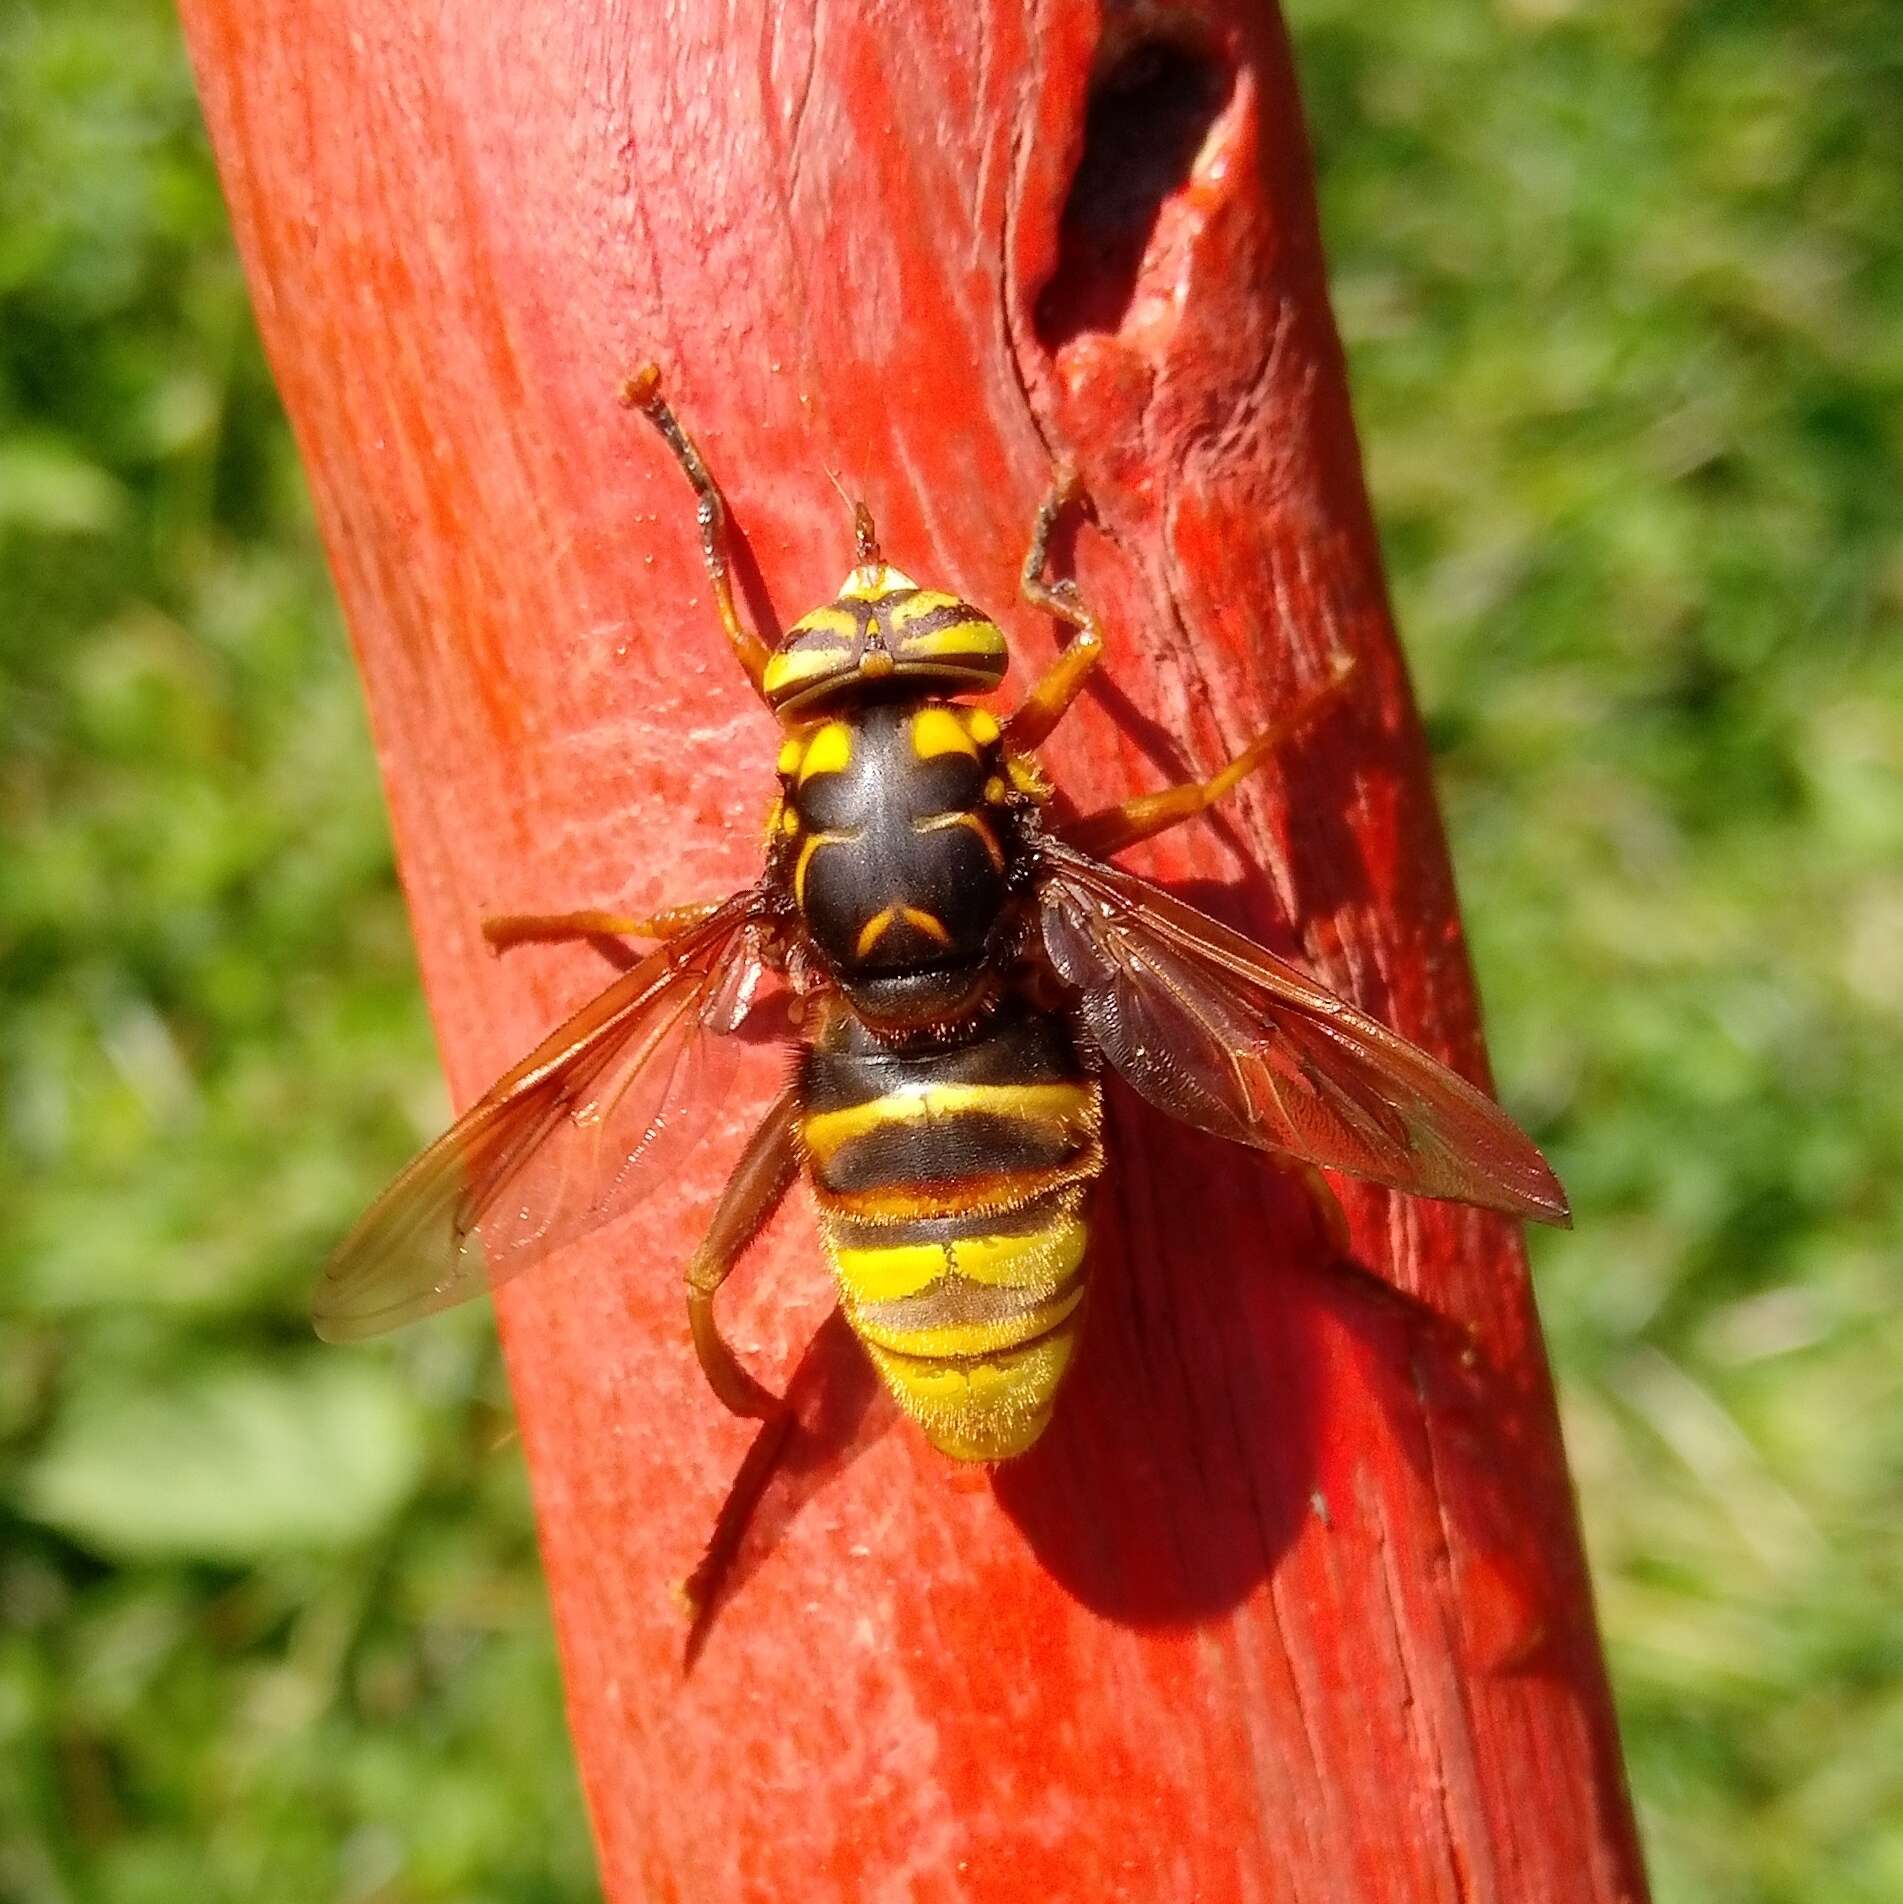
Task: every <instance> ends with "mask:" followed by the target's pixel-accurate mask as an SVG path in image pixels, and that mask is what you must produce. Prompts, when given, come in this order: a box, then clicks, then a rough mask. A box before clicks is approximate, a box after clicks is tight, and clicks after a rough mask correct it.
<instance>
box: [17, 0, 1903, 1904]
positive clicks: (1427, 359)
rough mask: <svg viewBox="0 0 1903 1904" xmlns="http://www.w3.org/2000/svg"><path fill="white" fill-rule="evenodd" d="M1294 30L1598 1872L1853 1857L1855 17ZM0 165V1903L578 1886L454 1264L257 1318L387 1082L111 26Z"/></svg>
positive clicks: (1857, 1765) (106, 1903) (1893, 447)
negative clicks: (1568, 1652)
mask: <svg viewBox="0 0 1903 1904" xmlns="http://www.w3.org/2000/svg"><path fill="white" fill-rule="evenodd" d="M1293 12H1294V26H1295V29H1296V35H1297V40H1298V45H1299V50H1300V55H1301V59H1302V64H1303V75H1304V83H1305V87H1306V90H1307V94H1308V98H1309V102H1310V111H1311V116H1312V120H1313V126H1314V134H1315V141H1316V147H1317V154H1318V159H1319V164H1320V173H1321V187H1322V198H1323V212H1324V219H1325V223H1326V226H1327V232H1328V239H1329V245H1330V252H1331V260H1332V265H1333V272H1334V279H1335V286H1336V296H1337V302H1338V309H1339V312H1340V316H1341V321H1342V325H1343V329H1344V333H1345V335H1346V338H1347V342H1348V346H1349V350H1350V353H1351V356H1352V359H1353V369H1354V377H1355V387H1356V395H1357V402H1358V407H1359V412H1360V417H1361V421H1362V427H1363V432H1364V437H1365V440H1366V447H1367V451H1368V457H1369V466H1370V475H1371V479H1372V482H1373V486H1374V490H1375V495H1376V501H1377V506H1378V508H1379V512H1380V515H1381V520H1382V526H1383V531H1384V535H1385V538H1386V545H1387V550H1388V555H1389V559H1390V562H1391V565H1392V577H1393V583H1394V589H1395V594H1396V598H1397V602H1398V606H1399V610H1400V616H1401V622H1402V627H1403V630H1404V633H1405V636H1406V639H1407V642H1408V645H1409V648H1410V651H1411V653H1412V655H1413V658H1414V662H1415V665H1416V668H1417V670H1418V678H1419V683H1420V690H1421V695H1422V700H1423V704H1424V706H1425V709H1426V711H1427V714H1428V717H1429V720H1430V723H1431V728H1432V732H1433V734H1434V737H1435V741H1436V746H1437V750H1438V753H1439V758H1440V767H1441V775H1442V785H1443V789H1444V793H1445V797H1446V801H1447V807H1448V815H1449V819H1450V823H1451V826H1452V829H1453V833H1454V838H1455V845H1456V852H1457V858H1458V861H1459V865H1460V870H1461V875H1462V881H1463V886H1464V889H1465V892H1466V895H1467V899H1468V907H1469V914H1468V919H1469V926H1470V929H1471V932H1472V936H1473V941H1474V948H1475V953H1476V957H1477V959H1478V961H1479V964H1480V967H1481V973H1482V979H1483V983H1484V986H1485V990H1486V994H1487V999H1488V1004H1489V1011H1490V1020H1491V1025H1492V1031H1493V1039H1494V1048H1495V1054H1496V1059H1497V1062H1498V1066H1499V1070H1500V1074H1501V1078H1502V1082H1503V1085H1504V1088H1505V1090H1506V1093H1507V1095H1508V1097H1509V1099H1510V1101H1511V1102H1512V1103H1513V1104H1514V1105H1515V1106H1516V1108H1517V1109H1519V1110H1520V1111H1521V1112H1522V1113H1523V1114H1524V1115H1526V1116H1527V1118H1528V1120H1529V1121H1530V1122H1531V1123H1532V1124H1533V1126H1534V1128H1535V1129H1536V1131H1537V1133H1538V1134H1539V1135H1540V1137H1541V1138H1542V1140H1543V1141H1544V1142H1546V1143H1547V1145H1548V1147H1549V1149H1550V1150H1551V1152H1552V1154H1553V1155H1554V1157H1555V1159H1556V1161H1557V1163H1558V1165H1559V1167H1560V1169H1561V1172H1562V1174H1563V1175H1564V1177H1565V1179H1566V1181H1567V1183H1568V1185H1569V1187H1570V1188H1571V1190H1572V1192H1573V1196H1574V1200H1575V1204H1576V1207H1577V1209H1578V1211H1579V1217H1580V1226H1579V1229H1578V1230H1577V1231H1576V1232H1575V1233H1574V1234H1573V1235H1571V1236H1566V1237H1548V1236H1541V1237H1538V1238H1536V1239H1535V1246H1536V1265H1537V1269H1538V1272H1539V1276H1540V1284H1541V1295H1542V1305H1543V1308H1544V1311H1545V1314H1546V1317H1547V1321H1548V1324H1549V1327H1550V1330H1551V1335H1552V1343H1553V1350H1554V1356H1555V1360H1556V1363H1557V1365H1558V1369H1559V1373H1560V1377H1561V1382H1562V1388H1563V1394H1564V1404H1565V1410H1566V1418H1567V1428H1568V1435H1569V1439H1570V1443H1571V1447H1572V1452H1573V1457H1574V1462H1575V1468H1576V1473H1577V1477H1578V1482H1579V1487H1580V1492H1581V1496H1582V1500H1583V1505H1584V1510H1585V1515H1586V1521H1587V1525H1588V1529H1589V1535H1590V1541H1591V1548H1592V1554H1593V1560H1594V1564H1595V1569H1596V1574H1597V1579H1598V1583H1599V1592H1600V1604H1601V1608H1602V1612H1603V1616H1604V1621H1605V1626H1606V1630H1607V1637H1608V1640H1609V1643H1610V1646H1611V1650H1612V1659H1613V1669H1614V1676H1615V1680H1616V1684H1617V1689H1618V1694H1619V1700H1620V1706H1621V1711H1622V1715H1623V1721H1624V1727H1625V1738H1626V1745H1627V1750H1628V1754H1629V1759H1630V1764H1631V1770H1632V1777H1633V1782H1634V1785H1635V1787H1636V1790H1637V1794H1638V1799H1639V1803H1640V1808H1641V1813H1642V1817H1643V1823H1644V1829H1645V1833H1646V1838H1647V1843H1648V1848H1649V1852H1650V1856H1651V1859H1652V1862H1653V1866H1654V1872H1655V1877H1656V1880H1657V1886H1658V1892H1659V1896H1660V1898H1661V1900H1663V1901H1664V1904H1693V1900H1697V1901H1698V1904H1710V1901H1712V1900H1751V1901H1752V1904H1798V1901H1799V1900H1803V1901H1804V1904H1810V1901H1811V1900H1816V1899H1820V1898H1829V1899H1831V1900H1833V1904H1837V1901H1840V1900H1841V1901H1848V1904H1856V1901H1859V1900H1872V1901H1874V1900H1884V1904H1890V1901H1891V1900H1894V1899H1895V1898H1897V1897H1899V1896H1903V1610H1900V1609H1903V1375H1900V1374H1899V1371H1903V1311H1900V1310H1899V1307H1898V1304H1897V1302H1896V1299H1895V1291H1896V1288H1897V1284H1898V1267H1899V1265H1898V1255H1899V1243H1900V1242H1903V1171H1900V1170H1899V1158H1903V641H1899V635H1903V612H1900V611H1903V502H1900V501H1899V498H1900V497H1903V467H1900V465H1903V236H1900V234H1903V8H1899V7H1898V6H1897V5H1896V4H1869V3H1862V4H1860V3H1859V0H1831V3H1830V4H1823V3H1822V0H1814V3H1812V4H1802V3H1801V0H1787V3H1786V4H1783V5H1778V6H1773V5H1768V4H1751V3H1750V0H1707V3H1704V4H1699V3H1697V0H1636V3H1635V4H1630V5H1624V6H1620V7H1618V8H1588V7H1585V6H1583V5H1579V4H1575V3H1574V0H1495V3H1494V4H1491V5H1488V4H1481V3H1480V0H1412V4H1410V5H1408V6H1406V7H1400V8H1391V9H1375V8H1368V7H1365V6H1358V5H1351V4H1349V0H1296V3H1295V5H1294V8H1293ZM0 154H3V155H4V159H0V656H4V669H3V671H0V723H3V725H4V738H3V739H0V831H3V833H4V842H5V844H4V848H3V849H0V850H3V852H4V859H3V861H0V1118H3V1119H4V1139H3V1140H0V1142H3V1148H0V1208H3V1209H4V1210H5V1212H6V1222H5V1225H4V1228H3V1229H0V1305H4V1330H3V1332H0V1896H4V1897H18V1898H21V1899H26V1900H32V1901H33V1904H42V1900H45V1901H48V1904H51V1901H52V1900H73V1901H74V1904H91V1901H92V1900H95V1899H96V1900H101V1901H102V1904H147V1901H148V1900H149V1901H151V1904H160V1901H163V1904H171V1900H175V1899H179V1898H184V1897H192V1898H196V1899H202V1900H206V1901H207V1904H217V1901H219V1900H234V1901H235V1900H244V1901H245V1904H250V1901H251V1900H256V1899H260V1898H270V1899H272V1900H274V1901H276V1904H301V1900H305V1899H310V1900H319V1899H323V1900H333V1899H336V1900H343V1899H371V1898H376V1899H386V1900H399V1899H400V1900H406V1901H407V1900H417V1901H419V1904H420V1901H423V1900H457V1904H475V1901H477V1900H490V1899H494V1900H510V1901H511V1904H513V1901H515V1900H543V1899H547V1900H557V1899H561V1900H568V1899H580V1898H585V1897H588V1896H590V1895H592V1894H593V1886H592V1881H591V1876H590V1866H589V1857H588V1850H587V1843H586V1833H585V1827H584V1825H583V1821H582V1817H581V1811H580V1805H579V1800H578V1797H577V1793H576V1788H575V1780H574V1773H573V1770H572V1766H571V1763H570V1759H569V1754H568V1750H567V1745H566V1741H565V1739H564V1736H563V1733H562V1728H561V1720H560V1711H559V1703H558V1690H557V1684H556V1676H555V1665H554V1658H553V1651H552V1646H551V1643H550V1638H549V1633H548V1626H547V1616H546V1612H545V1608H544V1604H543V1597H542V1589H541V1585H540V1581H539V1578H538V1575H537V1571H536V1565H535V1558H534V1550H533V1541H532V1534H531V1528H530V1522H529V1516H528V1510H527V1505H526V1495H525V1490H524V1486H523V1482H522V1477H521V1474H520V1466H519V1461H518V1459H517V1457H516V1456H515V1454H514V1452H513V1451H512V1450H510V1449H508V1448H507V1447H506V1446H504V1445H503V1443H504V1442H505V1439H506V1436H507V1433H508V1412H507V1401H506V1395H505V1391H504V1388H503V1385H502V1381H501V1377H500V1372H499V1369H498V1366H497V1362H496V1358H495V1353H494V1349H493V1347H492V1345H491V1342H490V1338H489V1332H488V1326H487V1322H486V1319H485V1318H484V1317H482V1316H480V1315H472V1316H463V1317H453V1318H446V1319H445V1320H443V1321H442V1322H439V1323H435V1324H432V1326H431V1328H430V1329H428V1330H427V1331H421V1332H418V1333H417V1334H416V1335H415V1337H414V1338H412V1339H406V1340H405V1341H404V1343H403V1344H402V1346H401V1348H400V1350H399V1352H398V1355H397V1357H396V1359H395V1360H386V1359H382V1358H350V1357H338V1356H327V1355H325V1354H324V1353H323V1352H321V1351H320V1350H318V1349H317V1347H316V1346H315V1345H314V1344H313V1343H312V1342H311V1339H310V1337H309V1334H308V1331H307V1327H306V1324H305V1321H304V1316H303V1303H304V1298H305V1294H306V1290H307V1286H308V1282H309V1278H310V1275H311V1271H312V1267H313V1265H314V1264H315V1262H316V1261H317V1260H318V1258H319V1257H320V1256H321V1254H322V1252H323V1250H324V1249H325V1247H326V1246H327V1244H328V1243H329V1242H330V1241H331V1240H333V1239H334V1237H335V1236H336V1235H337V1233H338V1232H339V1231H340V1230H341V1229H342V1227H343V1226H344V1225H345V1224H346V1223H347V1222H348V1220H349V1219H350V1218H351V1216H353V1215H354V1214H355V1212H356V1211H357V1209H358V1208H359V1207H360V1205H361V1204H362V1203H363V1202H364V1201H365V1199H366V1198H367V1197H368V1196H369V1195H370V1194H371V1193H372V1192H374V1191H375V1190H376V1189H377V1188H378V1187H379V1186H380V1185H381V1183H382V1181H383V1179H384V1178H385V1176H386V1175H387V1174H388V1172H389V1169H390V1166H391V1165H392V1164H393V1163H394V1162H395V1161H397V1160H398V1159H399V1158H400V1157H401V1156H403V1155H404V1154H406V1152H407V1151H408V1150H409V1149H410V1148H411V1147H412V1145H413V1144H414V1143H416V1142H417V1141H419V1140H421V1139H422V1138H424V1137H425V1136H427V1135H429V1134H430V1133H431V1132H432V1131H433V1129H434V1128H435V1126H436V1125H437V1123H438V1121H439V1119H440V1117H441V1115H442V1113H443V1111H444V1108H445V1103H444V1098H443V1094H442V1089H441V1085H440V1082H439V1080H438V1076H437V1072H436V1067H435V1062H434V1056H433V1051H432V1047H431V1043H430V1039H429V1035H428V1030H427V1026H426V1023H425V1020H424V1016H423V1011H422V1007H421V1004H420V1002H419V1000H418V998H417V995H416V990H415V984H414V978H413V972H412V965H411V959H410V954H409V950H408V946H407V941H406V937H405V929H404V921H403V917H402V912H401V907H400V903H399V900H398V897H397V893H396V889H395V884H394V879H393V875H392V871H391V864H390V856H389V847H388V841H387V837H386V831H385V824H384V820H383V815H382V810H381V805H380V800H379V796H378V791H377V786H376V779H375V771H374V764H373V761H372V759H371V755H370V751H369V746H368V742H367V739H366V736H365V732H364V723H363V717H362V712H361V708H360V705H359V700H358V695H357V690H356V686H355V683H354V680H353V678H352V675H351V671H350V666H349V662H348V658H347V651H346V648H345V644H344V640H343V637H342V632H341V629H340V628H339V626H338V621H337V616H336V611H335V609H334V607H333V605H332V601H331V596H330V590H329V587H328V584H327V581H326V579H325V575H324V572H323V568H322V564H321V561H320V558H319V555H318V552H317V549H316V546H315V543H314V539H313V535H312V531H311V527H310V522H309V516H308V512H307V509H306V506H305V502H304V499H303V494H302V490H301V484H300V478H299V474H298V471H297V467H296V464H295V461H294V458H293V456H292V453H291V449H290V445H289V442H288V439H287V436H286V433H285V428H284V425H283V421H282V418H281V416H280V414H279V412H278V409H277V406H276V402H275V399H274V397H273V394H272V391H271V388H270V384H269V382H268V379H267V378H266V375H265V372H264V370H263V367H262V364H261V362H260V359H259V354H258V350H257V345H256V342H255V339H254V336H253V333H252V327H251V320H250V317H249V314H248V311H247V308H246V303H245V297H244V290H243V286H242V282H241V280H240V276H239V273H238V269H237V265H236V263H235V260H234V258H233V256H232V253H231V248H230V242H229V237H228V234H227V231H226V228H225V222H224V218H223V214H222V210H221V208H220V205H219V201H218V196H217V191H216V186H215V183H214V180H213V175H212V170H211V165H210V161H209V157H208V155H207V152H206V149H205V144H204V139H203V135H202V132H201V129H200V126H199V123H198V119H197V114H196V109H195V105H194V102H193V98H192V93H191V88H190V82H189V76H188V73H187V70H186V66H185V62H184V58H183V54H182V51H181V49H180V45H179V41H178V35H177V30H176V26H175V24H174V22H173V20H172V18H171V16H170V14H169V12H168V11H167V9H166V8H165V7H164V6H163V5H160V4H157V3H156V0H64V3H63V4H55V3H54V0H39V3H38V4H35V5H33V6H31V7H29V8H27V9H26V10H24V11H22V10H20V9H19V8H17V7H16V8H15V9H14V10H13V11H10V12H9V13H7V14H5V15H4V16H0ZM1528 1904H1533V1901H1531V1900H1529V1901H1528Z"/></svg>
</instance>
